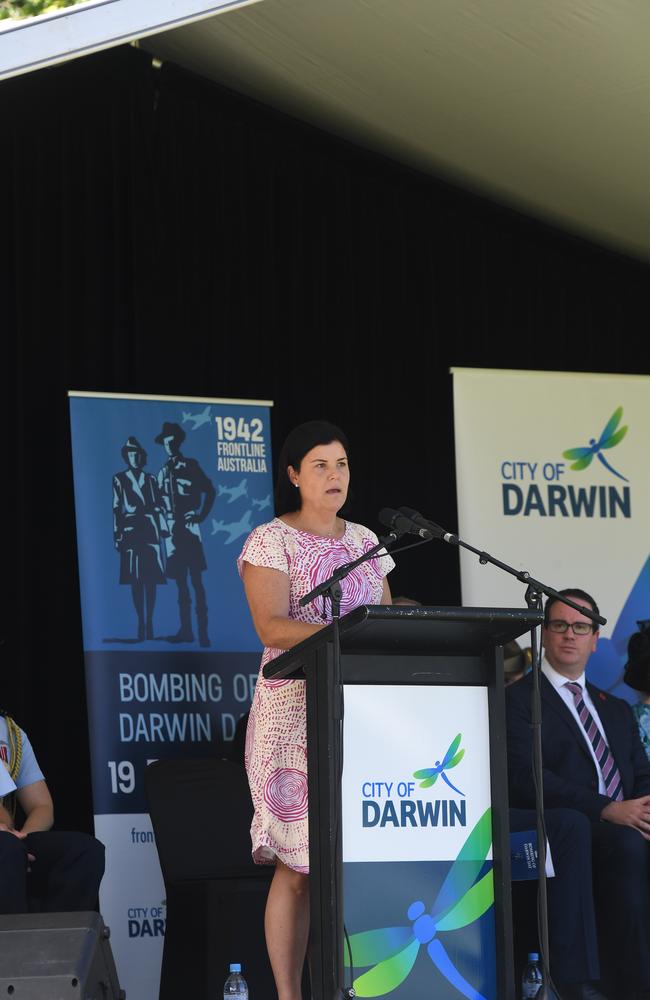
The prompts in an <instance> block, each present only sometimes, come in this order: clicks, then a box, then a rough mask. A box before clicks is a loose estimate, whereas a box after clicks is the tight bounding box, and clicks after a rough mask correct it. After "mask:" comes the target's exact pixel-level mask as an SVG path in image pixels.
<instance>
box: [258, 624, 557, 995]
mask: <svg viewBox="0 0 650 1000" xmlns="http://www.w3.org/2000/svg"><path fill="white" fill-rule="evenodd" d="M542 619H543V615H542V613H541V612H537V611H528V610H520V609H504V608H418V607H384V606H362V607H359V608H357V609H356V610H355V611H353V612H352V613H350V614H349V615H346V616H345V617H344V618H342V619H341V623H340V642H341V677H342V690H340V691H336V690H334V685H333V683H332V662H333V636H332V629H331V627H328V628H325V629H323V630H322V631H320V632H319V633H317V634H316V635H314V636H312V637H311V638H310V639H308V640H306V641H305V642H303V643H300V645H298V646H296V647H294V648H293V649H291V650H289V651H288V652H287V653H285V654H283V655H282V656H281V657H278V658H277V659H276V660H273V661H272V662H271V663H269V664H268V665H267V666H266V667H265V670H264V673H265V676H266V677H268V678H274V679H280V678H289V677H293V678H301V679H302V678H304V679H306V698H307V742H308V757H307V764H308V772H309V859H310V892H311V975H312V989H313V997H314V1000H333V998H339V997H340V996H341V995H342V992H341V991H342V989H343V987H344V986H350V985H352V978H353V977H354V982H355V988H356V991H357V996H382V995H384V994H386V993H390V995H391V1000H393V998H395V1000H398V998H400V997H408V998H409V1000H420V998H422V1000H424V998H425V997H426V998H427V1000H428V998H429V997H431V996H436V997H441V998H442V997H445V998H446V997H450V998H455V997H460V996H468V997H469V996H472V997H476V998H485V1000H495V998H498V1000H511V998H513V997H514V987H513V982H512V964H513V963H512V926H511V909H510V853H509V834H508V800H507V777H506V737H505V709H504V699H503V654H502V650H501V649H500V647H501V646H502V645H504V644H505V643H506V642H508V641H510V640H511V639H514V638H516V637H517V636H519V635H522V634H523V633H525V632H527V631H529V630H530V629H531V628H533V627H535V626H537V625H539V624H541V622H542ZM344 708H345V711H344ZM344 728H345V740H343V730H344ZM466 751H467V752H466ZM343 754H345V766H344V767H343V766H342V763H343ZM425 765H426V766H425ZM342 789H343V791H342ZM436 845H439V846H436ZM436 851H439V854H436V853H435V852H436ZM490 854H491V857H490ZM438 857H440V858H442V859H443V860H438ZM342 862H344V863H345V864H344V865H342ZM371 866H372V867H371ZM343 868H345V873H343V871H342V869H343ZM344 884H345V890H344V889H343V885H344ZM391 886H392V888H391ZM411 887H412V888H411ZM391 892H392V893H393V895H395V896H396V897H397V898H398V903H397V904H396V906H397V908H396V909H395V908H393V909H392V910H391V907H390V900H389V899H388V896H389V895H390V893H391ZM409 893H411V896H412V897H413V901H411V897H410V896H409ZM344 895H345V899H344V898H343V897H344ZM418 896H422V899H423V900H426V902H422V901H421V900H419V899H418V898H417V897H418ZM432 898H433V905H431V902H432ZM368 901H370V902H368ZM364 902H365V903H366V912H363V904H364ZM368 906H370V907H371V910H370V912H368V911H367V907H368ZM402 907H403V908H404V909H402ZM404 910H405V911H407V912H404ZM426 910H428V912H425V911H426ZM344 922H345V925H346V931H347V932H348V933H349V935H350V937H349V938H347V939H346V950H345V958H344V942H343V930H344V928H343V925H344ZM396 924H402V925H403V926H395V925H396ZM470 926H471V933H472V934H475V935H476V934H478V935H479V937H478V938H477V939H476V940H472V941H470V943H469V945H468V946H466V942H465V939H464V938H463V937H462V935H464V934H465V935H467V934H469V933H470V931H469V930H468V927H470ZM420 950H422V951H424V952H427V953H428V957H427V955H426V954H424V955H421V956H420V957H419V958H418V951H420ZM488 953H489V954H488ZM346 968H347V971H346ZM362 969H365V970H366V971H365V972H363V971H361V970H362ZM360 972H361V974H359V973H360ZM477 983H478V984H479V985H477Z"/></svg>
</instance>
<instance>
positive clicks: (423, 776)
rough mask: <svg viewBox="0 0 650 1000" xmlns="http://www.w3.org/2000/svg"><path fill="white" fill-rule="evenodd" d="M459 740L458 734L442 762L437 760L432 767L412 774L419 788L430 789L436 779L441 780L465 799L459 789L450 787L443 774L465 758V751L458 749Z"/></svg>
mask: <svg viewBox="0 0 650 1000" xmlns="http://www.w3.org/2000/svg"><path fill="white" fill-rule="evenodd" d="M461 739H462V734H461V733H459V734H458V736H456V737H455V739H453V740H452V742H451V744H450V746H449V749H448V750H447V753H446V754H445V756H444V757H443V758H442V760H437V761H436V763H435V766H434V767H425V768H423V769H422V770H421V771H414V772H413V777H414V778H417V779H418V781H419V782H420V788H431V786H432V785H435V783H436V781H437V780H438V778H442V780H443V781H444V782H445V784H447V785H449V787H450V788H453V790H454V791H455V792H458V794H459V795H462V796H463V798H464V797H465V793H464V792H461V790H460V788H456V786H455V785H452V783H451V781H450V780H449V778H448V777H447V775H446V773H445V772H446V771H450V770H451V768H452V767H456V765H457V764H460V762H461V760H462V759H463V757H464V756H465V751H464V750H459V749H458V748H459V746H460V741H461Z"/></svg>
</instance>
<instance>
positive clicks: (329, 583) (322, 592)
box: [298, 531, 400, 1000]
mask: <svg viewBox="0 0 650 1000" xmlns="http://www.w3.org/2000/svg"><path fill="white" fill-rule="evenodd" d="M399 537H400V535H399V533H398V532H396V531H392V532H391V533H390V534H389V535H385V536H383V537H380V538H379V542H378V544H377V545H373V547H372V548H371V549H368V551H367V552H364V553H363V555H362V556H359V558H358V559H354V560H353V561H352V562H349V563H344V564H343V565H342V566H339V568H338V569H336V570H335V571H334V572H333V573H332V575H331V576H330V577H329V579H327V580H324V581H323V583H319V585H318V586H317V587H314V589H313V590H310V591H309V593H308V594H305V596H304V597H301V598H300V601H299V602H298V603H299V604H300V607H301V608H304V606H305V605H306V604H310V603H311V601H314V600H315V599H316V598H317V597H321V596H322V597H323V602H324V603H323V618H326V617H327V610H326V604H325V602H326V601H327V599H329V602H330V607H331V611H332V687H333V697H334V705H333V718H334V720H335V722H337V723H338V725H339V739H338V741H337V746H336V747H335V748H334V752H335V754H336V757H335V759H334V761H333V764H334V769H335V773H336V774H338V776H339V779H341V778H342V776H343V715H344V705H343V678H342V674H341V633H340V621H341V597H342V595H343V589H342V587H341V580H344V579H345V577H346V576H347V575H348V574H349V573H351V572H352V570H353V569H355V568H356V567H357V566H360V565H361V563H364V562H367V561H368V560H369V559H372V558H373V556H375V555H376V554H377V553H378V552H380V551H381V550H382V549H385V550H386V551H388V548H389V546H391V545H394V543H395V542H396V541H397V540H398V538H399ZM341 809H342V806H341V782H340V780H339V784H338V790H337V795H336V803H335V810H334V815H335V820H334V823H333V829H332V830H331V831H330V836H332V837H333V840H334V843H333V844H331V848H332V852H333V856H334V869H335V872H336V874H335V884H334V892H335V909H336V921H337V926H338V927H340V928H343V929H345V928H344V923H343V859H342V857H341V850H340V847H341V844H340V829H341V824H340V817H341ZM344 968H345V963H343V966H342V968H341V973H343V970H344ZM353 979H354V970H353V968H352V966H350V985H349V986H344V987H342V988H341V989H338V988H337V990H336V994H335V996H334V998H333V1000H352V998H353V997H355V996H356V992H355V989H354V987H353V986H352V981H353Z"/></svg>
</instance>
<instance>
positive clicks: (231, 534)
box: [212, 510, 253, 545]
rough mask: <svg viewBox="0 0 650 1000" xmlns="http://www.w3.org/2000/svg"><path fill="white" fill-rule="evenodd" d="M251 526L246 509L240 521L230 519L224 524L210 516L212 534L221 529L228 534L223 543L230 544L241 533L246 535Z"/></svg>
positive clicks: (249, 513)
mask: <svg viewBox="0 0 650 1000" xmlns="http://www.w3.org/2000/svg"><path fill="white" fill-rule="evenodd" d="M252 527H253V525H252V524H251V512H250V510H247V511H246V513H245V514H244V516H243V517H242V519H241V521H232V522H231V523H230V524H224V523H223V521H215V519H214V518H212V534H213V535H216V534H217V532H218V531H223V532H225V533H226V534H227V535H228V538H226V540H225V542H224V545H230V544H231V542H234V541H235V539H236V538H239V537H240V536H241V535H247V534H248V533H249V531H251V529H252Z"/></svg>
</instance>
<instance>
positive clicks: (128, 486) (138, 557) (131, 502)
mask: <svg viewBox="0 0 650 1000" xmlns="http://www.w3.org/2000/svg"><path fill="white" fill-rule="evenodd" d="M121 454H122V458H123V459H124V461H125V463H126V465H127V468H126V469H124V470H123V471H122V472H117V473H116V474H115V475H114V476H113V539H114V541H115V548H116V549H117V551H118V552H119V554H120V583H121V584H130V585H131V596H132V598H133V606H134V608H135V613H136V615H137V618H138V634H137V639H136V640H135V641H136V642H143V641H144V640H145V639H153V638H154V627H153V613H154V608H155V606H156V588H157V587H158V585H159V584H166V583H167V579H166V577H165V551H164V542H163V539H164V538H165V537H166V536H168V535H169V529H168V526H167V522H166V520H165V514H164V505H163V498H162V496H161V493H160V490H159V488H158V482H157V480H156V477H155V476H153V475H152V474H151V473H149V472H145V471H144V468H145V466H146V464H147V453H146V451H145V450H144V448H143V447H142V445H141V444H140V442H139V441H138V439H137V438H136V437H129V438H128V440H127V441H126V443H125V445H124V447H123V448H122V452H121Z"/></svg>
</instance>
